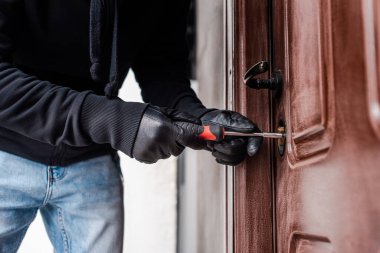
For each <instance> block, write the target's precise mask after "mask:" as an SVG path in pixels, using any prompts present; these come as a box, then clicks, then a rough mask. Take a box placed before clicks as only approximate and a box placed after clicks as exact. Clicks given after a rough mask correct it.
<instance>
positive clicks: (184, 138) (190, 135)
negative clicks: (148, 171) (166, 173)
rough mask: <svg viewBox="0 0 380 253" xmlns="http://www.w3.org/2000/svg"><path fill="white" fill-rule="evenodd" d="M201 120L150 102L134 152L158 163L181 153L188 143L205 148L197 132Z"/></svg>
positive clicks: (136, 155)
mask: <svg viewBox="0 0 380 253" xmlns="http://www.w3.org/2000/svg"><path fill="white" fill-rule="evenodd" d="M201 131H202V126H201V121H200V120H199V119H197V118H196V117H193V116H191V115H189V114H187V113H184V112H179V111H176V110H171V109H164V108H160V107H156V106H151V105H150V106H148V108H147V109H146V111H145V112H144V114H143V117H142V119H141V123H140V127H139V130H138V133H137V137H136V140H135V144H134V148H133V152H132V156H133V157H134V158H135V159H136V160H138V161H140V162H144V163H155V162H157V160H159V159H166V158H168V157H170V156H171V155H174V156H178V155H179V154H181V152H182V151H183V150H184V148H185V147H190V148H193V149H203V148H205V146H206V143H205V141H203V140H201V139H200V138H199V137H198V135H199V134H200V133H201Z"/></svg>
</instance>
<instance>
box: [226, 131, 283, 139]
mask: <svg viewBox="0 0 380 253" xmlns="http://www.w3.org/2000/svg"><path fill="white" fill-rule="evenodd" d="M224 135H225V136H258V137H264V138H272V139H281V138H283V137H284V134H282V133H240V132H230V131H225V132H224Z"/></svg>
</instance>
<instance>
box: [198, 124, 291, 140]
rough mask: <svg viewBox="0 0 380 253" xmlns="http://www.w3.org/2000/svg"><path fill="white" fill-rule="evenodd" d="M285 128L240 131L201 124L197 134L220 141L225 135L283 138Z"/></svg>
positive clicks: (206, 138)
mask: <svg viewBox="0 0 380 253" xmlns="http://www.w3.org/2000/svg"><path fill="white" fill-rule="evenodd" d="M284 130H285V129H284V128H282V127H280V128H279V132H278V133H242V132H232V131H225V129H224V127H222V126H217V125H209V126H207V125H206V126H203V132H202V133H201V134H199V135H198V136H199V137H200V138H202V139H203V140H206V141H217V142H219V141H222V140H224V137H225V136H249V137H251V136H258V137H264V138H272V139H282V138H285V131H284Z"/></svg>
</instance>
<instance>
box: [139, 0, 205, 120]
mask: <svg viewBox="0 0 380 253" xmlns="http://www.w3.org/2000/svg"><path fill="white" fill-rule="evenodd" d="M188 7H189V1H188V0H167V1H164V3H162V4H161V5H160V8H161V9H160V10H158V11H156V13H159V14H158V15H159V16H158V17H157V18H156V24H155V25H154V26H151V27H150V28H151V29H150V30H149V33H150V35H149V39H147V43H146V44H145V45H144V46H142V49H141V50H140V52H139V53H138V54H137V56H136V58H135V60H134V63H133V65H132V69H133V71H134V73H135V76H136V80H137V82H138V83H139V85H140V87H141V90H142V92H141V93H142V97H143V99H144V101H146V102H148V103H152V104H154V105H157V106H162V107H169V108H176V109H179V110H182V111H185V112H188V113H191V114H193V115H194V116H199V115H201V114H202V113H204V111H205V110H204V109H205V107H204V106H203V105H202V103H201V101H200V100H199V99H198V98H197V96H196V94H195V92H194V91H193V90H192V89H191V87H190V80H189V78H188V73H187V69H188V68H187V66H188V64H189V62H188V49H187V43H186V26H187V13H188ZM179 101H181V102H180V103H179Z"/></svg>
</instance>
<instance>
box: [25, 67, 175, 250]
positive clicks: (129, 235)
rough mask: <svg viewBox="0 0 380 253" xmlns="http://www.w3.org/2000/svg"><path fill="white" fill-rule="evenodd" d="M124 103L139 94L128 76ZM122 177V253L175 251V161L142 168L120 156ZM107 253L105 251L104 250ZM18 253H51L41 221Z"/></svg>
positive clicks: (39, 218)
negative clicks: (123, 215)
mask: <svg viewBox="0 0 380 253" xmlns="http://www.w3.org/2000/svg"><path fill="white" fill-rule="evenodd" d="M120 97H121V98H122V99H124V100H126V101H141V96H140V90H139V87H138V85H137V83H136V81H135V79H134V76H133V73H130V74H129V75H128V77H127V79H126V81H125V83H124V86H123V88H122V90H121V91H120ZM120 156H121V164H122V170H123V175H124V200H125V202H124V203H125V239H124V252H126V253H150V252H155V253H161V252H162V253H171V252H173V253H174V252H175V250H176V229H177V227H176V226H177V225H176V221H177V216H176V215H177V213H176V209H177V186H176V182H177V170H176V159H174V158H170V159H168V160H163V161H160V162H158V163H156V164H154V165H145V164H141V163H139V162H137V161H136V160H134V159H130V158H129V157H127V156H125V155H123V154H120ZM104 250H105V251H104V252H107V249H104ZM18 252H20V253H34V252H38V253H48V252H49V253H51V252H53V249H52V247H51V245H50V242H49V240H48V238H47V235H46V232H45V230H44V226H43V223H42V220H41V217H40V216H39V215H38V216H37V218H36V220H35V221H34V222H33V223H32V225H31V226H30V228H29V230H28V232H27V234H26V236H25V239H24V241H23V242H22V244H21V247H20V250H19V251H18Z"/></svg>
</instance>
